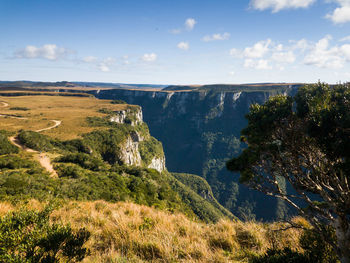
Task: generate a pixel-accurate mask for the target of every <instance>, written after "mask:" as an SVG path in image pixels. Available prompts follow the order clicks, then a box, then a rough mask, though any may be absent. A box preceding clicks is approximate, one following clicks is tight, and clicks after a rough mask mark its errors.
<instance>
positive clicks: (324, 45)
mask: <svg viewBox="0 0 350 263" xmlns="http://www.w3.org/2000/svg"><path fill="white" fill-rule="evenodd" d="M0 33H1V37H0V80H41V81H62V80H68V81H99V82H123V83H154V84H212V83H252V82H316V81H318V80H321V81H326V82H331V83H335V82H339V81H341V82H345V81H349V80H350V0H246V1H243V0H176V1H175V0H152V1H151V0H129V1H127V0H123V1H121V0H59V1H58V0H56V1H53V0H0Z"/></svg>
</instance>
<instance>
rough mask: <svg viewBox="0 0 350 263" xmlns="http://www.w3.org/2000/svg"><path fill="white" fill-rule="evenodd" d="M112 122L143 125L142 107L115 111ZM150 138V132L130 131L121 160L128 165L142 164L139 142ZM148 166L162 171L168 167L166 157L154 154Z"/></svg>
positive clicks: (122, 150)
mask: <svg viewBox="0 0 350 263" xmlns="http://www.w3.org/2000/svg"><path fill="white" fill-rule="evenodd" d="M109 121H111V122H117V123H120V124H130V125H131V126H134V127H135V126H137V125H141V124H142V123H143V119H142V109H141V107H138V108H136V109H135V107H134V108H133V109H127V110H122V111H115V112H114V113H113V114H112V115H111V117H110V118H109ZM148 139H150V134H148V133H147V134H146V135H142V134H141V133H140V132H138V131H136V130H132V131H130V134H128V136H127V139H126V141H125V142H124V143H123V144H122V145H121V146H120V149H121V151H120V153H119V160H120V161H121V162H122V163H123V164H126V165H134V166H142V165H143V162H142V157H141V154H140V148H139V144H140V142H143V141H144V140H148ZM147 168H152V169H156V170H157V171H159V172H162V171H164V170H165V169H166V167H165V157H164V155H163V154H162V156H154V157H153V159H152V161H151V163H150V164H149V165H148V166H147Z"/></svg>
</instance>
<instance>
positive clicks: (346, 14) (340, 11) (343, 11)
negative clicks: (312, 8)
mask: <svg viewBox="0 0 350 263" xmlns="http://www.w3.org/2000/svg"><path fill="white" fill-rule="evenodd" d="M336 2H338V4H339V5H340V7H338V8H336V9H334V11H333V12H332V13H331V14H327V15H326V18H328V19H330V20H332V21H333V23H334V24H343V23H346V22H350V1H349V0H336Z"/></svg>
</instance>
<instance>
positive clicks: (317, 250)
mask: <svg viewBox="0 0 350 263" xmlns="http://www.w3.org/2000/svg"><path fill="white" fill-rule="evenodd" d="M323 231H325V233H326V234H325V235H324V236H327V237H328V238H329V240H331V241H332V242H336V236H335V231H334V229H333V228H332V227H330V226H325V227H324V229H323ZM300 245H301V247H302V248H303V249H304V250H305V254H306V255H307V256H308V258H309V260H310V262H313V263H337V262H339V260H338V256H337V254H336V253H335V252H334V250H333V249H332V246H331V245H330V244H328V243H326V242H325V241H324V240H323V239H322V236H321V234H320V233H318V232H316V231H313V230H312V229H307V230H305V231H304V233H303V234H302V236H301V238H300Z"/></svg>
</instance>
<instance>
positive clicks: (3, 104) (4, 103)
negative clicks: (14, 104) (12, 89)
mask: <svg viewBox="0 0 350 263" xmlns="http://www.w3.org/2000/svg"><path fill="white" fill-rule="evenodd" d="M0 103H1V104H2V106H1V107H3V108H5V107H8V106H9V104H8V103H7V102H4V101H0Z"/></svg>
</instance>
